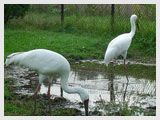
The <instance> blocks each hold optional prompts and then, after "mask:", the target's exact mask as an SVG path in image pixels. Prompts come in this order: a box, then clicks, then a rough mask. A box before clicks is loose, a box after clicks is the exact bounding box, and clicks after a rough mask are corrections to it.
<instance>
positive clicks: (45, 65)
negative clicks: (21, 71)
mask: <svg viewBox="0 0 160 120" xmlns="http://www.w3.org/2000/svg"><path fill="white" fill-rule="evenodd" d="M10 64H19V65H23V66H26V67H29V68H31V69H33V70H36V71H37V72H38V73H39V84H38V86H37V88H36V90H35V93H34V97H35V107H34V111H35V110H36V97H37V92H38V91H39V89H40V86H41V84H42V83H43V81H44V80H45V79H47V78H48V80H49V83H48V97H49V101H50V85H51V82H52V80H53V73H59V74H60V76H61V81H60V84H61V87H62V89H63V90H64V91H65V92H67V93H69V94H75V93H77V94H79V95H80V98H81V100H82V102H83V103H84V106H85V113H86V115H88V102H89V95H88V93H87V92H86V91H85V90H84V89H83V88H80V87H69V86H68V78H69V73H70V64H69V62H68V61H67V60H66V58H64V57H63V56H62V55H60V54H58V53H56V52H53V51H50V50H45V49H35V50H31V51H28V52H17V53H13V54H11V55H9V56H7V58H6V62H5V65H6V66H8V65H10ZM49 111H50V112H51V109H50V105H49Z"/></svg>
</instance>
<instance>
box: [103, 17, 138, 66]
mask: <svg viewBox="0 0 160 120" xmlns="http://www.w3.org/2000/svg"><path fill="white" fill-rule="evenodd" d="M136 20H137V16H136V15H132V16H131V18H130V22H131V32H130V33H125V34H122V35H119V36H118V37H116V38H114V39H113V40H112V41H111V42H110V43H109V45H108V48H107V50H106V53H105V57H104V63H105V64H106V66H108V64H109V62H110V61H112V60H113V59H114V58H115V59H116V58H117V57H118V56H120V55H122V56H123V58H124V68H125V69H126V64H125V60H126V56H127V50H128V48H129V46H130V44H131V42H132V38H133V36H134V35H135V31H136V24H135V22H136Z"/></svg>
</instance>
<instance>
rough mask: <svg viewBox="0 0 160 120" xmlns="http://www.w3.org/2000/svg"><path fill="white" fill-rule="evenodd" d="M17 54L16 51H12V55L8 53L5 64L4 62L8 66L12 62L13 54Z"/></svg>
mask: <svg viewBox="0 0 160 120" xmlns="http://www.w3.org/2000/svg"><path fill="white" fill-rule="evenodd" d="M15 55H16V53H12V54H10V55H8V56H7V57H6V61H5V64H4V65H5V66H6V67H7V66H8V65H10V64H11V58H12V57H13V56H15Z"/></svg>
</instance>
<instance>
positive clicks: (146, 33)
mask: <svg viewBox="0 0 160 120" xmlns="http://www.w3.org/2000/svg"><path fill="white" fill-rule="evenodd" d="M110 23H111V17H110V16H105V17H103V16H101V17H100V16H75V15H72V16H65V20H64V24H63V27H62V26H61V21H60V16H57V15H51V14H48V13H47V14H46V13H28V14H27V15H26V16H25V17H24V18H19V19H12V20H10V21H9V23H8V25H7V26H5V57H6V56H7V55H8V54H10V53H13V52H17V51H27V50H31V49H37V48H45V49H50V50H53V51H56V52H59V53H60V54H62V55H64V56H65V57H67V58H68V59H72V60H73V59H74V60H79V59H103V57H104V53H105V50H106V48H107V45H108V43H109V42H110V41H111V40H112V39H113V38H115V37H116V36H117V35H119V34H122V33H126V32H130V22H129V18H125V17H119V16H117V17H115V23H114V31H112V28H111V25H110ZM139 23H140V29H139V30H137V31H136V34H135V36H134V38H133V41H132V44H131V47H130V48H129V51H128V55H127V58H133V59H141V60H144V61H145V60H146V59H147V60H150V59H152V60H153V61H155V57H156V27H155V25H156V24H155V21H150V20H147V19H144V20H142V19H141V20H139Z"/></svg>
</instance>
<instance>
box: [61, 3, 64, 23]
mask: <svg viewBox="0 0 160 120" xmlns="http://www.w3.org/2000/svg"><path fill="white" fill-rule="evenodd" d="M63 22H64V4H61V25H63Z"/></svg>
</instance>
